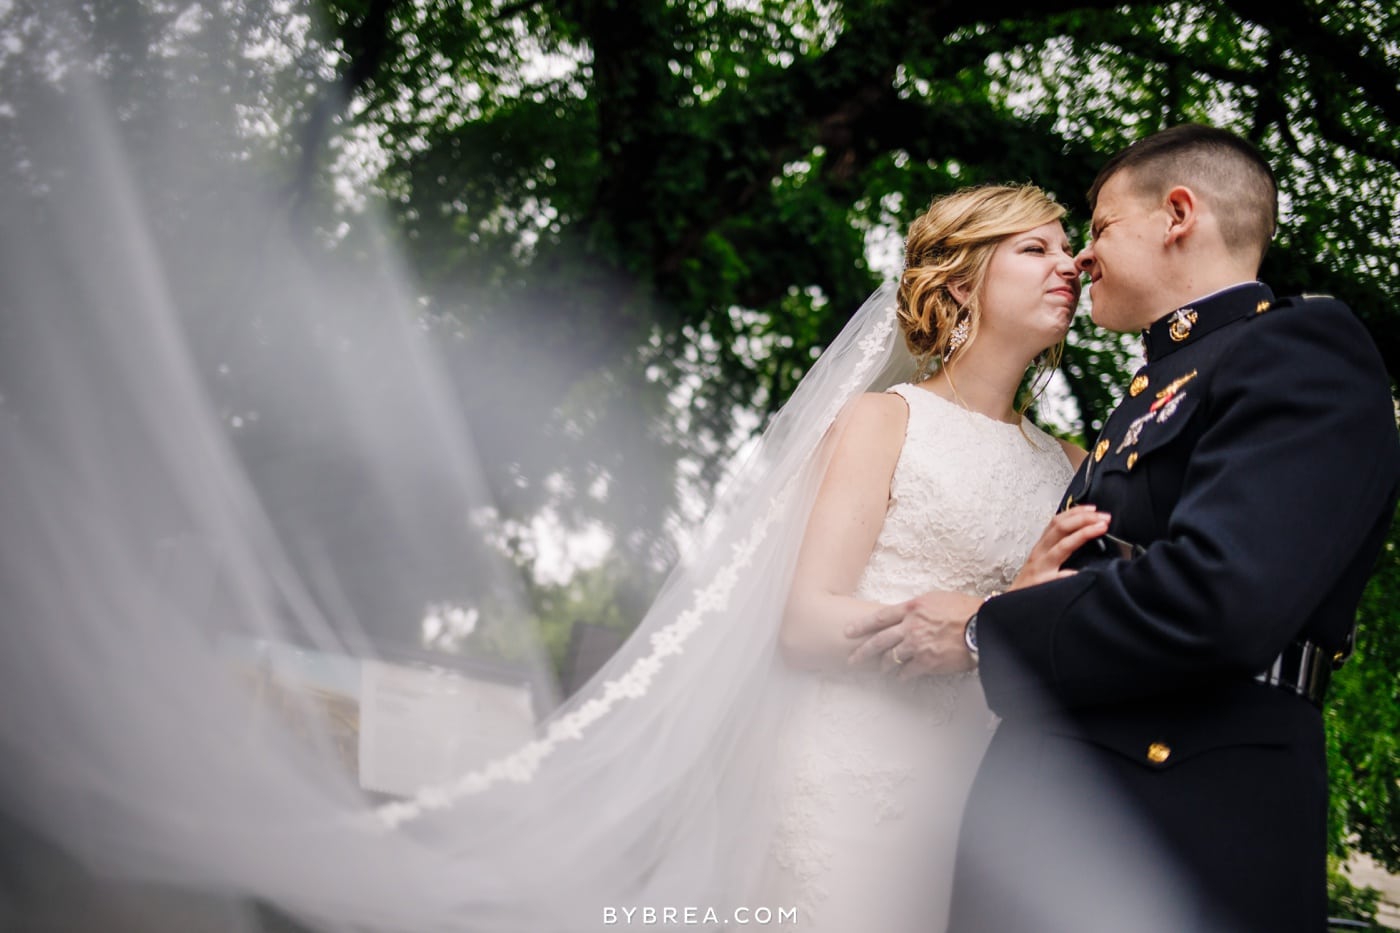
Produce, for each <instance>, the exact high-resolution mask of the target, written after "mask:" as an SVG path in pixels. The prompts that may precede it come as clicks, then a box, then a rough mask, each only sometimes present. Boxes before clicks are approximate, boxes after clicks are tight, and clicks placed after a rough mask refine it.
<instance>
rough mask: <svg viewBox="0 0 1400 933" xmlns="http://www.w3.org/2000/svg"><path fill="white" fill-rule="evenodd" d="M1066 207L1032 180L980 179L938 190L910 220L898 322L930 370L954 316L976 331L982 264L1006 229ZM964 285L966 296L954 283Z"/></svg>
mask: <svg viewBox="0 0 1400 933" xmlns="http://www.w3.org/2000/svg"><path fill="white" fill-rule="evenodd" d="M1064 215H1065V209H1064V207H1062V206H1061V205H1059V204H1057V203H1056V202H1055V201H1054V200H1053V199H1052V198H1051V197H1050V196H1049V195H1048V194H1046V193H1045V192H1044V191H1042V190H1041V189H1039V188H1037V187H1035V186H1034V185H980V186H978V187H975V188H964V189H962V190H961V191H956V192H954V193H952V194H948V195H944V196H942V197H939V198H935V199H934V201H933V203H932V204H930V205H929V208H928V210H926V211H924V213H923V214H921V215H920V216H919V217H918V218H916V219H915V220H914V222H913V223H912V224H910V225H909V234H908V236H907V237H906V238H905V241H904V273H903V274H902V275H901V276H900V280H899V298H898V304H899V325H900V329H901V330H902V331H903V333H904V340H905V343H907V344H908V346H909V351H910V352H911V353H913V354H914V356H915V358H916V359H918V361H919V371H920V372H922V373H927V372H930V371H931V370H932V368H933V367H934V366H935V365H939V364H941V361H943V360H944V358H945V355H946V354H947V352H948V340H949V337H950V336H951V335H952V332H953V328H954V327H956V326H957V324H958V320H959V316H960V315H962V314H964V313H966V315H967V317H966V319H967V321H968V325H969V329H968V336H967V340H966V341H965V342H964V344H963V346H966V345H967V344H970V343H972V341H973V340H976V339H977V324H978V319H979V318H980V316H981V315H980V311H981V308H980V301H981V297H982V286H983V283H984V281H985V280H986V277H987V265H988V264H989V263H990V262H991V259H992V253H993V251H995V250H996V247H997V244H998V243H1000V242H1001V241H1002V239H1004V238H1005V237H1008V236H1011V235H1012V234H1015V233H1024V232H1025V231H1027V230H1031V229H1033V228H1035V227H1039V226H1040V225H1041V224H1048V223H1050V222H1051V221H1054V220H1059V219H1060V218H1061V217H1063V216H1064ZM954 286H957V287H960V288H961V289H963V290H964V294H965V295H966V301H965V302H959V301H958V300H957V299H956V298H955V297H953V293H952V290H951V289H952V287H954Z"/></svg>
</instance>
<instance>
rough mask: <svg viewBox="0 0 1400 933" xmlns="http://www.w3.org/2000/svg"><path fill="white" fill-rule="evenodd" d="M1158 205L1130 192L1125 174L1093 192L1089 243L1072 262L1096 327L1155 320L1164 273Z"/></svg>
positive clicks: (1135, 326)
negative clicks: (1084, 280)
mask: <svg viewBox="0 0 1400 933" xmlns="http://www.w3.org/2000/svg"><path fill="white" fill-rule="evenodd" d="M1159 207H1160V206H1159V205H1157V204H1156V203H1155V202H1154V200H1153V199H1152V198H1151V197H1149V196H1146V195H1143V194H1141V193H1139V192H1138V191H1137V190H1136V189H1135V188H1134V186H1133V184H1132V178H1131V176H1130V175H1129V174H1128V170H1124V171H1121V172H1119V173H1118V174H1116V175H1113V176H1112V177H1110V178H1109V179H1108V181H1107V182H1106V183H1104V185H1103V187H1102V188H1100V189H1099V196H1098V200H1097V202H1096V203H1095V205H1094V217H1093V220H1092V221H1091V223H1090V226H1089V231H1090V232H1089V236H1090V240H1089V244H1088V245H1087V246H1085V247H1084V249H1082V250H1080V251H1079V254H1078V255H1077V256H1075V257H1074V261H1075V265H1076V266H1077V267H1078V268H1079V270H1080V271H1081V272H1083V273H1085V274H1087V275H1088V276H1089V305H1090V316H1091V317H1092V318H1093V319H1094V323H1095V324H1098V325H1099V326H1100V327H1106V328H1108V329H1109V330H1117V331H1132V330H1139V329H1141V328H1144V327H1147V326H1148V325H1149V324H1151V323H1152V321H1153V320H1154V319H1155V318H1156V316H1157V313H1158V309H1156V302H1157V301H1158V300H1160V298H1159V297H1158V296H1160V295H1161V294H1162V292H1163V288H1162V286H1163V284H1164V283H1163V281H1162V279H1163V277H1164V276H1165V274H1166V269H1165V266H1164V262H1163V260H1164V258H1165V257H1164V256H1163V244H1164V242H1165V239H1164V235H1165V231H1166V224H1165V219H1166V218H1165V217H1164V216H1163V213H1162V211H1161V210H1160V209H1159Z"/></svg>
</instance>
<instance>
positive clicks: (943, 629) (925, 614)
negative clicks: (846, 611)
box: [846, 590, 982, 680]
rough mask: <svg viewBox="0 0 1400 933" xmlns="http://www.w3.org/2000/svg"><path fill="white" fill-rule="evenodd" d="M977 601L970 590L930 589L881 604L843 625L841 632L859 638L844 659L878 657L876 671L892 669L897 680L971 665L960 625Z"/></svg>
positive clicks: (853, 662)
mask: <svg viewBox="0 0 1400 933" xmlns="http://www.w3.org/2000/svg"><path fill="white" fill-rule="evenodd" d="M981 604H982V601H981V600H980V599H979V598H977V597H976V596H968V595H966V594H963V593H947V592H943V591H940V590H934V591H932V592H929V593H924V594H923V595H922V596H916V597H914V598H913V599H910V600H906V601H905V602H902V603H892V604H890V605H888V606H883V607H881V608H880V609H879V610H877V611H876V612H875V613H873V614H872V615H870V616H869V617H868V618H866V619H863V620H861V621H860V622H855V623H852V624H851V625H849V626H847V627H846V637H847V638H850V639H854V640H857V641H859V642H860V644H859V645H858V646H857V647H856V649H855V651H853V652H851V656H850V658H849V659H848V663H849V664H850V665H851V666H853V667H858V666H861V665H866V664H874V663H877V662H878V664H879V668H880V670H881V671H884V672H886V673H890V672H897V674H898V677H899V679H900V680H910V679H912V678H915V677H921V676H923V675H925V674H948V673H952V672H954V671H966V670H971V669H972V667H973V666H974V665H973V662H972V657H971V655H969V654H968V652H967V644H966V642H965V641H964V640H963V629H964V627H966V625H967V620H968V617H969V616H971V615H972V614H973V613H974V612H976V611H977V607H978V606H980V605H981Z"/></svg>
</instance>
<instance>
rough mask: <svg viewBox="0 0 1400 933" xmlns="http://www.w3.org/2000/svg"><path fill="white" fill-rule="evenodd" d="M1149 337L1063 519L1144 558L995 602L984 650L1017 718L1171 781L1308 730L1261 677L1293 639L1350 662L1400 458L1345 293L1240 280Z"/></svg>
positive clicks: (997, 700)
mask: <svg viewBox="0 0 1400 933" xmlns="http://www.w3.org/2000/svg"><path fill="white" fill-rule="evenodd" d="M1144 341H1145V349H1146V359H1147V362H1146V364H1145V365H1144V366H1143V367H1142V368H1141V369H1140V370H1139V371H1138V372H1137V373H1136V374H1135V376H1134V377H1133V379H1132V380H1131V382H1130V383H1129V387H1128V391H1127V392H1126V393H1125V396H1124V399H1123V402H1122V404H1121V405H1120V406H1119V407H1118V409H1117V410H1115V411H1114V412H1113V414H1112V416H1111V417H1110V418H1109V419H1108V421H1107V423H1106V424H1105V425H1104V428H1103V431H1102V433H1101V435H1100V436H1099V438H1098V439H1097V440H1096V442H1095V444H1094V446H1093V447H1092V449H1091V450H1090V451H1089V456H1088V457H1087V458H1086V459H1085V461H1084V463H1083V465H1082V466H1081V467H1080V469H1079V471H1078V473H1077V474H1076V476H1075V477H1074V479H1073V481H1072V482H1071V484H1070V487H1069V489H1068V490H1067V492H1066V496H1065V499H1064V501H1063V503H1062V505H1061V508H1065V507H1068V506H1069V505H1072V504H1078V503H1090V504H1093V505H1095V506H1097V507H1098V508H1100V509H1102V510H1104V511H1107V512H1109V513H1110V514H1111V515H1112V521H1111V523H1110V526H1109V531H1110V534H1112V535H1113V536H1114V537H1116V538H1118V539H1121V540H1122V541H1125V542H1128V543H1130V544H1132V545H1136V546H1137V551H1138V553H1136V555H1135V556H1131V557H1128V558H1120V559H1100V560H1091V561H1088V562H1087V565H1086V566H1085V568H1084V569H1083V570H1081V571H1080V572H1079V573H1077V574H1076V575H1074V576H1072V577H1069V578H1065V579H1060V580H1056V581H1053V582H1050V583H1046V584H1043V585H1040V586H1036V587H1031V588H1028V589H1025V590H1020V591H1016V592H1012V593H1008V594H1006V595H1003V596H999V597H996V598H994V599H992V600H990V601H989V602H987V603H986V604H985V605H984V606H983V608H982V610H981V612H980V614H979V617H978V636H979V641H980V646H981V659H980V661H981V676H982V682H983V686H984V688H985V689H986V693H987V698H988V702H989V703H990V705H991V706H992V708H993V709H994V710H996V712H997V713H999V714H1000V715H1001V716H1003V717H1005V718H1006V719H1007V720H1008V721H1011V720H1016V719H1024V718H1032V719H1033V718H1035V717H1039V716H1044V715H1051V714H1058V713H1063V714H1066V719H1067V721H1068V722H1070V723H1072V724H1073V725H1074V727H1075V728H1076V729H1078V730H1079V731H1081V732H1083V733H1085V734H1086V735H1088V736H1089V737H1090V738H1091V739H1093V740H1095V741H1099V742H1101V743H1103V744H1104V745H1105V746H1106V747H1111V748H1113V749H1115V750H1116V751H1117V752H1119V753H1121V754H1123V755H1126V756H1128V757H1132V758H1135V759H1136V760H1137V761H1139V762H1140V763H1141V764H1142V765H1143V766H1144V767H1147V768H1154V769H1163V768H1170V767H1171V766H1172V765H1173V763H1174V762H1175V761H1178V760H1180V759H1181V758H1182V757H1185V756H1189V755H1191V754H1194V753H1196V752H1198V751H1200V750H1202V749H1206V748H1209V747H1212V746H1214V745H1218V744H1221V743H1232V742H1239V741H1249V740H1251V739H1252V738H1256V737H1263V738H1268V737H1269V735H1268V734H1269V733H1271V732H1277V731H1279V730H1283V731H1284V732H1287V731H1289V730H1292V729H1296V728H1298V723H1299V722H1300V721H1307V720H1306V719H1300V718H1299V717H1298V716H1297V715H1284V716H1282V717H1280V716H1278V715H1276V712H1277V711H1278V710H1280V709H1285V708H1287V707H1285V706H1281V705H1280V704H1282V703H1285V702H1286V703H1287V704H1298V703H1305V702H1306V701H1303V700H1301V699H1300V698H1299V697H1296V696H1289V695H1286V694H1284V693H1283V692H1282V691H1280V690H1278V689H1277V688H1273V687H1267V686H1265V685H1262V684H1256V683H1255V682H1254V681H1253V677H1254V675H1256V674H1257V673H1259V672H1261V671H1263V670H1265V669H1266V668H1267V667H1268V666H1269V665H1270V663H1271V662H1272V660H1273V659H1274V658H1275V657H1276V656H1277V655H1278V654H1279V653H1280V651H1281V650H1282V649H1283V648H1284V647H1285V646H1287V645H1288V643H1289V642H1290V641H1293V640H1294V639H1300V638H1303V639H1308V640H1310V641H1313V642H1315V643H1317V644H1319V645H1321V646H1323V647H1324V649H1325V650H1327V651H1328V652H1344V651H1345V649H1346V646H1347V644H1348V636H1349V633H1350V632H1351V629H1352V624H1353V619H1354V615H1355V611H1356V606H1357V602H1358V600H1359V599H1360V594H1361V591H1362V588H1363V586H1364V584H1365V582H1366V579H1367V577H1368V576H1369V574H1370V572H1371V570H1372V568H1373V565H1374V562H1375V559H1376V556H1377V554H1378V552H1379V549H1380V547H1381V545H1382V541H1383V538H1384V536H1385V533H1386V530H1387V527H1388V525H1389V521H1390V518H1391V516H1392V514H1393V510H1394V505H1395V497H1396V490H1397V482H1398V481H1400V443H1398V442H1397V432H1396V421H1395V408H1394V403H1393V401H1392V398H1391V395H1390V390H1389V379H1388V377H1387V375H1386V371H1385V369H1384V367H1383V365H1382V363H1381V360H1380V356H1379V354H1378V352H1377V351H1376V349H1375V346H1374V344H1373V343H1372V342H1371V340H1370V338H1369V336H1368V335H1367V333H1366V332H1365V330H1364V328H1363V327H1362V326H1361V324H1360V322H1359V321H1358V320H1357V319H1356V317H1355V316H1354V315H1353V314H1351V312H1350V311H1349V310H1348V309H1347V308H1346V306H1345V305H1343V304H1342V303H1341V302H1339V301H1336V300H1334V299H1332V298H1328V297H1303V298H1285V299H1281V300H1276V299H1275V298H1274V296H1273V294H1272V293H1271V292H1270V290H1269V289H1268V287H1267V286H1265V285H1263V284H1260V283H1251V284H1248V285H1242V286H1237V287H1235V288H1232V289H1228V290H1226V291H1224V292H1221V293H1218V294H1216V295H1214V296H1211V297H1209V298H1208V299H1206V300H1203V301H1200V302H1197V303H1196V304H1195V305H1193V306H1192V307H1187V308H1182V309H1178V311H1176V312H1173V313H1172V314H1170V315H1168V316H1167V317H1165V318H1163V319H1161V320H1159V321H1158V322H1156V323H1155V324H1154V325H1153V326H1152V327H1151V328H1150V329H1149V330H1148V331H1146V332H1144ZM1113 548H1114V550H1113V551H1112V552H1111V553H1113V554H1116V553H1117V552H1118V550H1119V547H1118V546H1116V545H1115V546H1113ZM1154 746H1155V750H1153V751H1152V752H1151V753H1149V749H1154ZM1164 750H1165V754H1164Z"/></svg>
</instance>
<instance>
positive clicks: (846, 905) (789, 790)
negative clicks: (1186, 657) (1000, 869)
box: [757, 385, 1072, 933]
mask: <svg viewBox="0 0 1400 933" xmlns="http://www.w3.org/2000/svg"><path fill="white" fill-rule="evenodd" d="M891 391H893V392H897V393H898V394H899V395H900V396H901V397H903V398H904V399H905V400H906V401H907V402H908V405H909V421H908V428H907V431H906V436H905V441H904V446H903V449H902V450H901V452H900V455H899V460H898V463H897V465H896V467H895V471H894V476H893V479H892V480H891V483H890V502H889V506H888V509H887V511H886V514H885V522H884V526H883V527H882V529H881V531H880V534H879V536H878V538H877V540H876V543H875V548H874V551H873V553H872V554H871V556H870V561H869V563H868V564H867V565H866V568H865V571H864V573H863V575H862V576H861V579H860V582H859V584H858V586H857V588H856V592H855V595H856V596H857V597H859V598H861V599H867V600H871V601H874V602H880V603H896V602H900V601H902V600H905V599H909V598H911V597H913V596H916V595H918V594H920V593H924V592H927V591H929V590H935V589H936V590H950V591H958V592H963V593H975V594H978V595H983V596H986V595H990V594H991V593H993V592H998V591H1001V590H1004V589H1006V588H1007V586H1009V585H1010V583H1011V581H1012V580H1013V579H1014V578H1015V576H1016V573H1017V571H1019V570H1020V568H1021V564H1022V563H1023V562H1024V560H1025V557H1026V555H1027V554H1028V553H1029V552H1030V549H1031V546H1032V545H1033V544H1034V543H1035V541H1036V539H1037V538H1038V537H1039V536H1040V533H1041V531H1042V530H1043V529H1044V526H1045V522H1046V520H1047V517H1048V516H1049V515H1051V514H1052V513H1053V511H1054V507H1055V503H1056V502H1057V501H1058V499H1059V497H1060V495H1061V493H1062V492H1063V490H1064V488H1065V486H1066V484H1067V483H1068V482H1069V479H1070V475H1071V473H1072V470H1071V468H1070V465H1069V462H1068V460H1067V459H1066V457H1065V455H1064V452H1063V450H1062V448H1061V447H1060V445H1059V444H1058V443H1057V442H1056V441H1055V440H1054V439H1053V438H1051V437H1049V436H1048V435H1046V434H1045V433H1044V432H1043V431H1041V430H1040V429H1039V428H1037V427H1036V426H1035V425H1033V424H1031V423H1030V422H1029V421H1025V422H1023V425H1024V430H1022V427H1021V426H1017V425H1012V424H1006V423H1004V422H1000V421H996V420H993V419H990V418H987V417H985V416H982V415H979V414H976V413H973V412H969V411H967V410H965V409H963V408H961V407H959V406H958V405H956V404H954V403H951V402H948V401H945V400H944V399H943V398H941V397H940V396H937V395H935V394H933V393H932V392H929V391H926V390H924V389H920V388H917V387H915V386H912V385H899V386H895V387H893V388H892V389H891ZM801 680H802V683H801V684H800V686H799V687H798V690H797V697H796V698H795V700H794V704H793V708H792V711H791V713H790V717H791V718H790V720H789V721H788V722H787V724H786V730H785V732H784V735H783V742H782V745H781V748H780V755H781V757H782V758H783V772H782V774H781V776H780V778H779V784H778V789H777V793H778V797H779V804H778V808H779V817H778V821H777V826H776V831H775V839H774V846H773V850H772V853H771V859H770V862H769V865H768V867H767V875H766V881H765V885H764V890H763V892H762V894H761V895H760V897H759V898H758V899H757V900H758V902H760V903H764V904H767V905H769V906H778V905H782V906H795V907H796V908H797V917H798V920H799V923H798V926H797V928H798V929H807V930H814V931H835V933H857V931H861V930H881V931H883V933H899V931H906V930H907V931H910V933H914V931H919V933H931V931H938V930H942V929H943V928H944V924H945V923H946V919H945V918H946V913H947V909H948V897H949V891H950V884H951V880H952V869H953V851H954V843H955V841H956V836H957V829H958V823H959V819H960V817H961V814H962V808H963V803H964V801H965V798H966V795H967V792H968V788H969V786H970V783H971V780H972V775H973V772H974V771H975V769H976V767H977V764H978V762H979V760H980V759H981V756H982V752H983V750H984V749H985V747H986V744H987V742H988V741H989V740H990V737H991V731H992V729H993V726H994V717H993V715H992V713H991V712H990V711H989V710H988V709H987V706H986V702H985V700H984V699H983V697H982V691H981V687H980V685H979V683H978V681H977V677H976V675H975V674H972V673H968V674H954V675H948V676H938V677H929V678H922V679H918V680H915V681H911V682H907V683H900V682H897V681H895V680H894V679H893V678H892V677H890V676H889V675H882V674H879V673H873V672H861V673H851V674H846V675H831V674H812V675H808V676H805V677H802V678H801Z"/></svg>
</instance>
